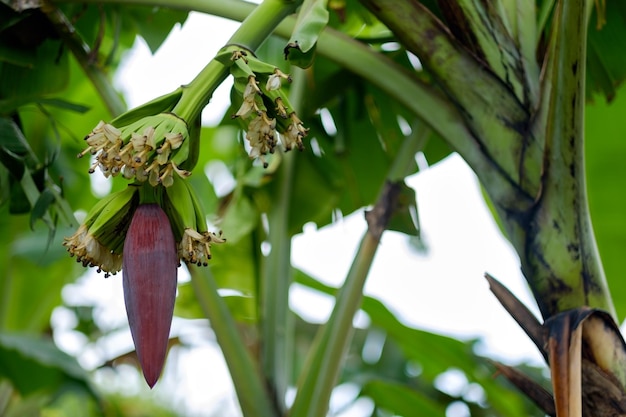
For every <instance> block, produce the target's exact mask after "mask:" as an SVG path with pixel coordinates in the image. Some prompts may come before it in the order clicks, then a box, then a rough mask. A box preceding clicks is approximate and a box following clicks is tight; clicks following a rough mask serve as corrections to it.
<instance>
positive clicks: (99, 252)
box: [63, 224, 122, 278]
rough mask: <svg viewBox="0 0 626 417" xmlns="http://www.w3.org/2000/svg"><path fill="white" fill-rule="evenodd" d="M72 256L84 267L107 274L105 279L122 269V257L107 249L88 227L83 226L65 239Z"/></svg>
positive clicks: (64, 241)
mask: <svg viewBox="0 0 626 417" xmlns="http://www.w3.org/2000/svg"><path fill="white" fill-rule="evenodd" d="M63 245H64V246H67V250H68V252H69V253H70V256H75V257H76V262H79V263H82V264H83V266H84V267H88V266H89V267H96V266H97V267H98V272H102V271H104V272H105V275H104V276H105V278H106V277H108V276H109V275H110V274H116V273H117V272H118V271H119V270H120V269H122V255H121V254H117V253H113V252H112V251H110V250H108V249H107V248H105V247H104V246H103V245H102V244H101V243H100V242H99V241H98V240H97V239H96V238H95V237H94V236H93V235H92V234H91V233H90V232H89V229H88V228H87V226H86V225H84V224H83V225H81V226H80V227H79V228H78V230H77V231H76V233H74V234H73V235H72V236H70V237H66V238H64V239H63Z"/></svg>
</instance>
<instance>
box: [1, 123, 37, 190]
mask: <svg viewBox="0 0 626 417" xmlns="http://www.w3.org/2000/svg"><path fill="white" fill-rule="evenodd" d="M0 149H1V150H3V151H6V152H9V153H11V154H13V155H16V156H26V155H32V153H33V151H32V150H31V148H30V145H29V144H28V141H26V138H25V137H24V134H23V133H22V131H21V130H20V128H19V127H18V126H17V125H16V124H15V122H14V121H13V120H12V119H11V118H10V117H0ZM19 177H21V175H20V176H18V178H19Z"/></svg>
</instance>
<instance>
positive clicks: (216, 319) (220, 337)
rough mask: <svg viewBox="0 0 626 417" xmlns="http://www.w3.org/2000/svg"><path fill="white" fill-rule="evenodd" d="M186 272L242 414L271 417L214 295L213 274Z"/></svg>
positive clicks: (234, 326) (251, 368)
mask: <svg viewBox="0 0 626 417" xmlns="http://www.w3.org/2000/svg"><path fill="white" fill-rule="evenodd" d="M189 273H190V274H191V283H192V285H193V287H194V291H195V294H196V297H197V298H198V302H199V303H200V307H201V308H202V310H203V311H204V314H205V315H206V316H207V318H208V319H209V321H210V322H211V328H212V329H213V331H214V332H215V337H216V339H217V342H218V344H219V346H220V348H221V349H222V353H223V354H224V358H225V359H226V363H227V364H228V369H229V370H230V375H231V377H232V379H233V384H234V385H235V390H236V392H237V397H238V398H239V404H240V405H241V410H242V412H243V415H244V416H246V417H275V413H274V410H273V409H272V406H271V405H270V401H269V398H268V396H267V394H266V392H265V389H264V387H263V383H262V382H261V377H260V375H259V372H258V369H257V368H256V366H255V365H254V362H253V360H252V358H251V357H250V354H249V353H248V351H247V350H246V347H245V344H244V342H243V340H242V339H241V336H240V334H239V332H238V330H237V324H236V323H235V320H234V319H233V316H232V314H231V313H230V311H229V310H228V306H227V305H226V303H225V302H224V300H223V299H222V297H221V296H220V295H219V293H218V292H217V284H216V283H215V280H214V279H213V275H212V274H211V272H210V270H209V269H208V268H199V267H196V266H190V267H189Z"/></svg>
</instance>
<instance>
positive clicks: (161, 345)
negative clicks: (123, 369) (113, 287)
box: [122, 204, 178, 388]
mask: <svg viewBox="0 0 626 417" xmlns="http://www.w3.org/2000/svg"><path fill="white" fill-rule="evenodd" d="M177 269H178V255H177V250H176V243H175V241H174V235H173V233H172V228H171V227H170V222H169V220H168V218H167V216H166V215H165V212H163V210H162V209H161V208H160V207H159V206H158V205H156V204H144V205H140V206H139V207H138V208H137V211H135V214H134V215H133V220H132V221H131V223H130V227H129V229H128V233H127V234H126V239H125V240H124V257H123V269H122V271H123V276H124V277H123V282H124V302H125V304H126V313H127V314H128V324H129V325H130V332H131V334H132V336H133V341H134V343H135V349H136V351H137V356H138V358H139V363H140V364H141V369H142V370H143V375H144V377H145V378H146V382H147V383H148V385H149V386H150V388H152V387H153V386H154V384H156V382H157V380H158V379H159V376H160V375H161V371H162V370H163V364H164V362H165V356H166V355H167V345H168V341H169V334H170V326H171V324H172V315H173V312H174V300H175V298H176V271H177Z"/></svg>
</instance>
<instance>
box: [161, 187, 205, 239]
mask: <svg viewBox="0 0 626 417" xmlns="http://www.w3.org/2000/svg"><path fill="white" fill-rule="evenodd" d="M165 193H166V196H167V200H166V201H165V204H164V207H163V209H164V210H165V213H166V214H167V217H169V218H170V221H171V222H172V229H173V231H174V238H175V239H176V242H180V241H181V240H182V238H183V235H184V233H185V229H188V228H190V229H194V230H195V229H196V227H197V223H196V213H195V208H194V204H193V199H192V196H191V194H190V192H189V186H188V184H187V181H185V180H183V179H182V178H174V183H173V184H172V185H171V186H170V187H167V188H166V189H165Z"/></svg>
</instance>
